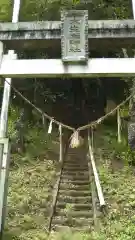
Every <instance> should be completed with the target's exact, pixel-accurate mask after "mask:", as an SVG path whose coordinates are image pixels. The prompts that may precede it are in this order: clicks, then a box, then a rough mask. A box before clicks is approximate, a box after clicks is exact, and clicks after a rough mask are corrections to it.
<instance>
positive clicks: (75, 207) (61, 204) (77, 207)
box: [56, 202, 92, 210]
mask: <svg viewBox="0 0 135 240" xmlns="http://www.w3.org/2000/svg"><path fill="white" fill-rule="evenodd" d="M70 206H71V209H73V210H91V209H92V203H84V204H83V203H76V204H74V203H70ZM66 207H67V203H65V202H58V203H57V204H56V208H57V209H65V208H66Z"/></svg>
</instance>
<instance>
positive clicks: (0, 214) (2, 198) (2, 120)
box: [0, 0, 20, 237]
mask: <svg viewBox="0 0 135 240" xmlns="http://www.w3.org/2000/svg"><path fill="white" fill-rule="evenodd" d="M19 10H20V0H14V6H13V16H12V23H16V22H18V17H19ZM1 46H2V45H1V44H0V52H1ZM12 56H14V51H13V50H10V51H8V57H9V58H12ZM0 60H1V58H0ZM7 67H8V66H7ZM10 92H11V78H6V81H5V83H4V93H3V100H2V108H1V115H0V237H2V233H3V227H4V221H5V208H6V198H7V186H6V182H7V175H8V171H7V168H8V162H9V161H8V157H7V158H6V160H5V158H4V157H3V156H4V155H5V154H6V155H8V154H9V153H6V152H5V150H4V149H5V144H6V143H5V141H4V139H5V138H6V137H7V130H8V128H7V124H8V108H9V101H10ZM6 145H7V144H6Z"/></svg>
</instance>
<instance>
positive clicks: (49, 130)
mask: <svg viewBox="0 0 135 240" xmlns="http://www.w3.org/2000/svg"><path fill="white" fill-rule="evenodd" d="M52 123H53V120H51V121H50V124H49V128H48V134H51V132H52Z"/></svg>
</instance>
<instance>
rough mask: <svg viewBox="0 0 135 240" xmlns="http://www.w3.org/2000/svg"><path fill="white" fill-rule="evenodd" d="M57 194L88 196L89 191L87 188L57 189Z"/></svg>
mask: <svg viewBox="0 0 135 240" xmlns="http://www.w3.org/2000/svg"><path fill="white" fill-rule="evenodd" d="M59 195H64V196H65V195H66V196H90V191H89V190H85V191H84V190H78V191H76V190H72V189H68V191H67V190H61V189H60V190H59Z"/></svg>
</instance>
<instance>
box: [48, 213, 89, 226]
mask: <svg viewBox="0 0 135 240" xmlns="http://www.w3.org/2000/svg"><path fill="white" fill-rule="evenodd" d="M92 224H93V219H92V218H91V219H88V218H66V217H63V216H62V217H54V218H53V221H52V225H61V226H62V225H67V226H69V227H76V226H77V227H82V226H83V227H84V226H86V227H89V226H91V225H92Z"/></svg>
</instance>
